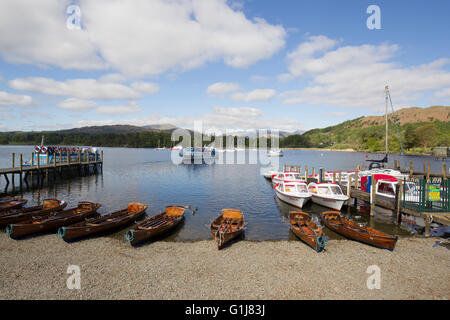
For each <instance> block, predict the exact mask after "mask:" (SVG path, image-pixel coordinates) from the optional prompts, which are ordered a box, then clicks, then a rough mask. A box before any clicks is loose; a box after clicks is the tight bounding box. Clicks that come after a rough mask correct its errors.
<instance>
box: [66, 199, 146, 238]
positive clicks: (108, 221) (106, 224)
mask: <svg viewBox="0 0 450 320" xmlns="http://www.w3.org/2000/svg"><path fill="white" fill-rule="evenodd" d="M147 207H148V206H147V205H146V204H142V203H136V202H133V203H129V204H128V206H127V208H126V209H122V210H119V211H116V212H113V213H109V214H105V215H102V216H101V217H97V218H91V219H86V220H85V221H82V222H79V223H76V224H72V225H69V226H62V227H60V228H59V229H58V236H59V237H60V238H62V239H64V240H74V239H79V238H82V237H86V236H89V235H92V234H95V233H101V232H105V231H109V230H113V229H118V228H120V227H124V226H126V225H127V224H130V223H132V222H134V221H135V220H136V219H137V218H139V217H140V216H142V215H143V214H144V213H145V210H146V209H147Z"/></svg>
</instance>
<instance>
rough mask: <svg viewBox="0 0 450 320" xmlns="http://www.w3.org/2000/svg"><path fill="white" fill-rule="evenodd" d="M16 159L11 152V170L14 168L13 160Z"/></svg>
mask: <svg viewBox="0 0 450 320" xmlns="http://www.w3.org/2000/svg"><path fill="white" fill-rule="evenodd" d="M15 159H16V154H15V153H14V152H13V153H12V154H11V162H12V167H11V168H14V165H15V163H14V160H15Z"/></svg>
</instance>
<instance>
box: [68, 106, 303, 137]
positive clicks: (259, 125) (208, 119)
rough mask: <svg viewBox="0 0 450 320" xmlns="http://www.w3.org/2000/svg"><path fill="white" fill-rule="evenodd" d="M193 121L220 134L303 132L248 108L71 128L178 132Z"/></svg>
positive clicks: (97, 122)
mask: <svg viewBox="0 0 450 320" xmlns="http://www.w3.org/2000/svg"><path fill="white" fill-rule="evenodd" d="M195 121H201V122H202V126H203V129H204V130H206V129H212V130H221V131H222V132H223V133H225V131H227V130H234V131H240V130H249V129H280V130H298V129H301V128H303V127H304V126H303V125H302V123H301V122H299V121H297V120H294V119H286V118H267V117H264V114H263V112H262V111H261V110H259V109H256V108H250V107H241V108H224V107H218V106H216V107H213V108H212V112H210V113H207V114H204V115H201V116H189V117H185V116H183V117H181V116H180V117H161V116H159V115H158V114H156V113H155V114H153V115H152V116H146V117H139V118H135V119H120V120H112V119H108V120H107V119H104V120H82V121H79V122H77V123H75V124H73V126H75V127H83V126H94V125H113V124H130V125H138V126H143V125H149V124H168V123H170V124H173V125H175V126H178V127H182V128H190V129H192V128H193V127H194V122H195Z"/></svg>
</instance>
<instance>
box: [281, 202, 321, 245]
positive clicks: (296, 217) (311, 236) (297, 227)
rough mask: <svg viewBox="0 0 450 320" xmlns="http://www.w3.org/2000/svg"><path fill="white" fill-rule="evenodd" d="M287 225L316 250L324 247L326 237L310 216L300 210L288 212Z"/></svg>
mask: <svg viewBox="0 0 450 320" xmlns="http://www.w3.org/2000/svg"><path fill="white" fill-rule="evenodd" d="M289 226H290V228H291V230H292V232H293V233H294V234H295V235H296V236H297V237H299V238H300V239H301V240H302V241H303V242H305V243H306V244H308V245H309V246H310V247H311V248H313V249H314V250H316V251H317V252H319V251H321V250H323V249H324V248H325V243H326V239H325V237H324V234H323V231H322V229H320V228H319V227H318V226H317V225H316V224H315V223H314V221H312V220H311V216H310V215H309V214H307V213H305V212H301V211H290V212H289Z"/></svg>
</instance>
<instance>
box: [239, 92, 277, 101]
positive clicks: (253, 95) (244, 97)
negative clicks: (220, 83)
mask: <svg viewBox="0 0 450 320" xmlns="http://www.w3.org/2000/svg"><path fill="white" fill-rule="evenodd" d="M275 93H276V92H275V90H273V89H256V90H253V91H250V92H246V93H243V92H237V93H235V94H233V95H232V96H231V99H233V100H235V101H244V102H254V101H268V100H270V99H272V98H273V96H275Z"/></svg>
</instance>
